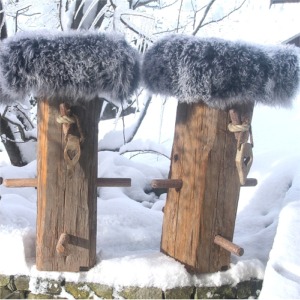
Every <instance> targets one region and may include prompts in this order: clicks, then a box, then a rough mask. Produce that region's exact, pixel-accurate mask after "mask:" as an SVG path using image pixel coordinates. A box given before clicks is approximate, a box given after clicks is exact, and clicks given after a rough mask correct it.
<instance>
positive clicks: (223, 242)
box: [214, 235, 244, 256]
mask: <svg viewBox="0 0 300 300" xmlns="http://www.w3.org/2000/svg"><path fill="white" fill-rule="evenodd" d="M214 243H215V244H217V245H218V246H220V247H222V248H224V249H225V250H227V251H229V252H231V253H232V254H235V255H237V256H242V255H243V254H244V249H243V248H241V247H240V246H238V245H236V244H234V243H232V242H230V241H229V240H227V239H225V238H223V237H222V236H220V235H216V236H215V239H214Z"/></svg>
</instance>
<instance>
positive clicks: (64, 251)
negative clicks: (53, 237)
mask: <svg viewBox="0 0 300 300" xmlns="http://www.w3.org/2000/svg"><path fill="white" fill-rule="evenodd" d="M69 242H70V236H69V235H68V234H67V233H62V234H61V235H60V237H59V239H58V242H57V245H56V252H57V253H58V254H60V255H62V256H68V255H69V253H68V244H69Z"/></svg>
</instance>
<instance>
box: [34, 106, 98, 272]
mask: <svg viewBox="0 0 300 300" xmlns="http://www.w3.org/2000/svg"><path fill="white" fill-rule="evenodd" d="M62 102H63V101H59V100H55V101H54V100H52V101H51V103H49V102H48V101H47V100H43V101H39V104H38V163H37V168H38V176H37V178H38V184H37V187H38V212H37V240H36V250H37V251H36V265H37V269H38V270H40V271H70V272H76V271H82V270H88V269H89V268H91V267H93V266H94V265H95V262H96V228H97V215H96V213H97V188H96V178H97V166H98V163H97V160H98V159H97V158H98V152H97V146H98V120H99V115H100V109H101V105H102V102H100V101H99V100H98V101H97V100H93V101H90V102H86V103H85V106H84V108H83V107H80V106H75V107H72V110H73V113H75V114H76V115H77V117H78V118H79V121H80V124H81V128H82V130H83V132H84V135H85V140H84V142H83V143H82V144H81V156H80V159H79V162H78V163H77V164H76V165H75V167H74V168H73V169H72V170H69V169H68V168H67V165H66V162H65V160H64V147H65V136H64V134H63V132H62V125H61V124H58V123H57V121H56V118H57V117H58V116H59V104H60V103H62ZM62 234H67V235H68V237H70V244H69V245H68V255H67V256H64V255H60V254H59V253H58V252H57V251H56V246H57V244H58V240H59V238H60V237H61V235H62Z"/></svg>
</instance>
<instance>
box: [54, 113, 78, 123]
mask: <svg viewBox="0 0 300 300" xmlns="http://www.w3.org/2000/svg"><path fill="white" fill-rule="evenodd" d="M56 121H57V123H59V124H70V125H71V124H74V123H76V119H75V118H74V117H71V116H66V115H65V116H58V117H57V118H56Z"/></svg>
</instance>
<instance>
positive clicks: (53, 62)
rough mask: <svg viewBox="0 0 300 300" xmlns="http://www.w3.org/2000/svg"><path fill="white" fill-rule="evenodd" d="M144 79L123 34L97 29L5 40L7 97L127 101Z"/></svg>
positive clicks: (1, 53)
mask: <svg viewBox="0 0 300 300" xmlns="http://www.w3.org/2000/svg"><path fill="white" fill-rule="evenodd" d="M139 79H140V57H139V54H138V53H137V51H136V50H135V49H134V48H132V47H131V46H130V45H129V44H128V43H127V42H126V41H125V40H124V39H123V38H122V37H120V36H116V35H113V34H104V33H96V32H79V31H74V32H67V33H65V32H55V33H53V32H44V31H41V32H39V31H35V32H29V33H27V34H24V33H22V34H21V35H19V36H18V35H17V36H15V37H12V38H8V39H6V40H4V41H3V42H2V43H1V44H0V87H1V89H2V92H3V93H4V95H7V96H6V97H2V99H4V100H2V101H4V102H7V101H9V100H8V99H9V98H11V99H14V100H16V99H17V100H22V98H24V97H25V96H26V95H27V94H29V93H33V94H34V95H35V96H37V97H47V98H51V97H53V96H56V97H64V98H68V99H71V100H72V101H76V100H78V99H84V100H89V99H92V98H94V97H95V96H102V97H105V98H107V99H108V100H112V101H122V100H124V99H127V98H128V97H130V96H131V95H132V93H133V92H134V91H135V89H136V88H137V87H138V84H139Z"/></svg>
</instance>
